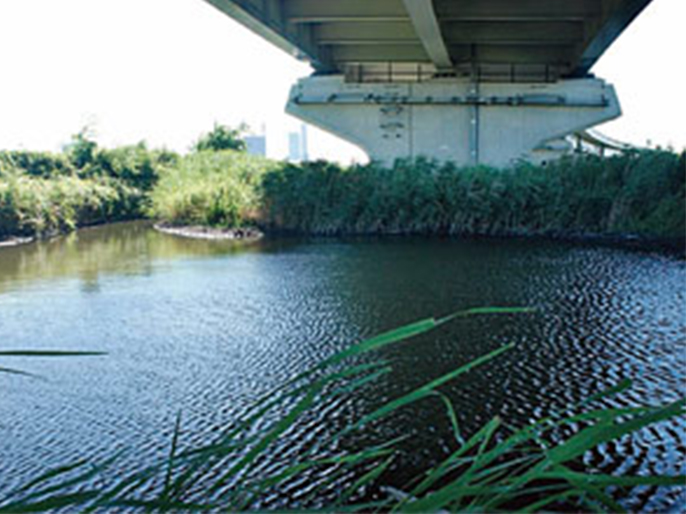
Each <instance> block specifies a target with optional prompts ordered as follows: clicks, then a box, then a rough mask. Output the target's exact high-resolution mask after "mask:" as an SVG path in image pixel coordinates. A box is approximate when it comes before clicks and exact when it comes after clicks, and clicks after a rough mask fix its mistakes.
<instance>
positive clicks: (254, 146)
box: [244, 135, 267, 157]
mask: <svg viewBox="0 0 686 514" xmlns="http://www.w3.org/2000/svg"><path fill="white" fill-rule="evenodd" d="M244 139H245V144H246V146H247V147H248V153H249V154H250V155H261V156H262V157H266V156H267V136H265V135H262V136H245V138H244Z"/></svg>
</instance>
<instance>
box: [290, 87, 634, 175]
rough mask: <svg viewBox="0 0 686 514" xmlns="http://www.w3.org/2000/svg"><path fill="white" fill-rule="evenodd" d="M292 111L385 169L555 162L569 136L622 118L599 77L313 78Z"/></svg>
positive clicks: (293, 96)
mask: <svg viewBox="0 0 686 514" xmlns="http://www.w3.org/2000/svg"><path fill="white" fill-rule="evenodd" d="M286 110H287V111H288V112H289V113H290V114H292V115H294V116H296V117H298V118H300V119H302V120H304V121H306V122H308V123H311V124H313V125H315V126H318V127H320V128H322V129H324V130H326V131H329V132H331V133H333V134H336V135H338V136H340V137H342V138H343V139H345V140H347V141H350V142H351V143H353V144H355V145H357V146H359V147H360V148H361V149H363V150H364V151H365V152H366V153H367V154H368V155H369V157H370V158H371V159H374V160H378V161H382V162H385V163H391V162H393V160H395V159H396V158H402V157H418V156H426V157H430V158H436V159H438V160H441V161H454V162H456V163H457V164H459V165H468V164H487V165H493V166H507V165H509V164H511V163H513V162H516V161H518V160H521V159H523V160H528V161H532V162H541V161H546V160H549V159H554V158H556V157H559V156H560V155H561V154H563V153H565V152H568V151H571V149H572V148H571V145H570V143H568V142H567V141H566V140H565V137H566V136H568V135H570V134H573V133H575V132H581V131H582V130H584V129H587V128H590V127H593V126H594V125H597V124H599V123H603V122H605V121H608V120H611V119H614V118H616V117H618V116H620V115H621V109H620V106H619V101H618V99H617V95H616V93H615V90H614V88H613V87H612V86H611V85H609V84H607V83H605V82H604V81H603V80H600V79H595V78H581V79H565V80H558V81H556V82H549V83H548V82H541V83H517V82H507V83H506V82H503V83H498V82H482V83H475V82H474V81H472V80H469V79H468V78H465V79H456V78H435V79H431V80H428V81H424V82H412V83H359V82H347V81H346V80H345V77H344V76H343V75H321V76H317V75H314V76H311V77H307V78H304V79H301V80H300V81H299V82H298V83H297V84H296V85H294V86H293V88H292V89H291V93H290V97H289V101H288V105H287V107H286Z"/></svg>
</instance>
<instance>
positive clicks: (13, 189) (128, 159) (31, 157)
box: [0, 133, 178, 240]
mask: <svg viewBox="0 0 686 514" xmlns="http://www.w3.org/2000/svg"><path fill="white" fill-rule="evenodd" d="M177 161H178V156H177V155H175V154H173V153H171V152H166V151H158V150H149V149H147V148H146V146H145V145H144V144H139V145H134V146H125V147H120V148H116V149H112V150H110V149H104V148H103V149H100V148H98V146H97V144H96V143H95V142H94V141H92V140H90V139H88V138H87V137H86V135H84V133H79V134H77V135H76V136H74V138H73V140H72V143H71V144H70V145H69V146H67V147H66V148H65V150H64V152H62V153H60V154H53V153H49V152H24V151H5V152H0V240H2V239H5V238H8V237H12V236H15V237H16V236H19V237H27V236H28V237H45V236H50V235H54V234H57V233H63V232H68V231H71V230H74V229H75V228H77V227H79V226H86V225H94V224H99V223H107V222H113V221H122V220H130V219H136V218H140V217H142V216H144V215H145V212H146V211H145V209H146V207H147V203H148V201H147V197H148V194H149V192H150V191H151V190H152V188H153V187H154V185H155V184H156V182H157V180H158V177H159V175H160V173H161V170H162V169H163V168H164V167H167V166H173V165H175V164H176V163H177Z"/></svg>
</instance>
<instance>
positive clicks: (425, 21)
mask: <svg viewBox="0 0 686 514" xmlns="http://www.w3.org/2000/svg"><path fill="white" fill-rule="evenodd" d="M403 3H404V4H405V9H407V13H408V14H409V15H410V20H412V25H413V26H414V29H415V32H416V33H417V35H418V36H419V39H420V40H421V42H422V45H423V46H424V50H426V53H427V55H428V56H429V58H430V59H431V62H433V63H434V66H436V69H437V70H438V71H439V73H440V72H442V71H448V70H451V69H452V67H453V63H452V60H451V59H450V53H449V52H448V49H447V47H446V46H445V41H444V40H443V35H442V34H441V27H440V25H439V23H438V19H437V18H436V13H435V12H434V7H433V1H432V0H403Z"/></svg>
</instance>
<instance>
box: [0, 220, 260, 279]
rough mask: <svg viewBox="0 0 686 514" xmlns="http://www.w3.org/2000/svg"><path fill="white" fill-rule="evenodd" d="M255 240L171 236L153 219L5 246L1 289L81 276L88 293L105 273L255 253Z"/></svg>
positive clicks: (144, 270)
mask: <svg viewBox="0 0 686 514" xmlns="http://www.w3.org/2000/svg"><path fill="white" fill-rule="evenodd" d="M255 244H258V243H252V244H245V243H241V242H235V241H207V240H190V239H184V238H181V237H170V236H168V235H163V234H160V233H158V232H156V231H154V230H151V229H150V223H149V222H132V223H118V224H113V225H108V226H103V227H96V228H90V229H84V230H81V231H79V232H74V233H72V234H70V235H68V236H65V237H59V238H56V239H52V240H49V241H40V242H37V243H33V244H30V245H26V246H20V247H15V248H7V249H2V250H0V293H2V292H4V291H6V290H7V289H8V288H10V287H20V286H24V285H27V284H28V283H30V282H31V281H34V280H40V281H45V280H48V279H52V278H64V277H78V278H79V279H80V280H81V282H82V284H81V286H82V288H83V290H84V291H89V290H94V291H95V290H97V289H98V279H99V277H100V276H101V275H102V274H103V273H117V274H122V275H145V274H149V273H150V272H151V270H152V263H153V262H156V261H162V260H165V259H175V258H186V257H211V256H217V255H225V254H231V253H236V252H249V251H254V250H255V249H254V248H253V246H254V245H255Z"/></svg>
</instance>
